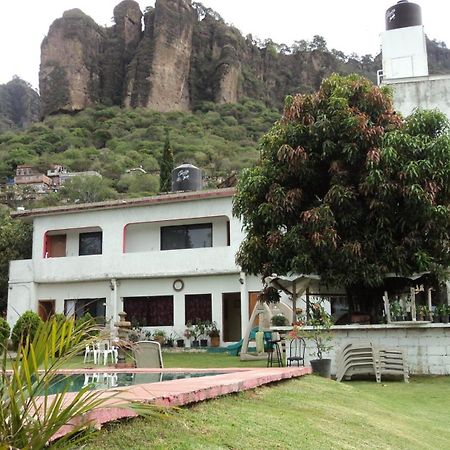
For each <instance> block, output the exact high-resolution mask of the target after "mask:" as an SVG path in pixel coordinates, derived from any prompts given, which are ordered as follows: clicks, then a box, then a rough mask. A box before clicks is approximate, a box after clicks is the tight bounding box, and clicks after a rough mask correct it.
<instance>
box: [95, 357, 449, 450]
mask: <svg viewBox="0 0 450 450" xmlns="http://www.w3.org/2000/svg"><path fill="white" fill-rule="evenodd" d="M164 362H165V365H166V367H245V366H258V367H259V366H264V361H251V362H250V363H249V362H245V363H242V362H240V361H239V359H238V358H236V357H230V356H227V355H224V354H204V353H187V352H186V353H165V354H164ZM449 410H450V378H449V377H427V378H425V377H417V378H412V380H411V383H409V384H405V383H403V382H397V381H395V382H385V383H383V384H376V383H375V382H362V381H355V382H349V383H336V382H334V381H330V380H325V379H321V378H318V377H315V376H307V377H303V378H299V379H295V380H291V381H286V382H283V383H279V384H277V385H272V386H270V387H261V388H258V389H255V390H252V391H247V392H243V393H240V394H236V395H229V396H226V397H222V398H219V399H216V400H210V401H207V402H203V403H199V404H196V405H193V406H190V407H183V408H179V409H176V410H173V411H170V412H168V413H167V414H166V415H165V416H163V417H160V418H155V417H153V418H149V419H135V420H129V421H127V422H122V423H119V424H117V423H116V424H110V425H107V426H106V427H105V428H104V429H103V430H101V431H100V432H98V433H95V434H94V435H93V436H92V438H91V439H90V441H89V444H88V445H87V447H86V449H100V450H101V449H105V450H106V449H108V450H112V449H125V448H127V449H208V450H210V449H211V450H212V449H263V448H271V449H272V448H273V449H299V448H301V449H409V450H410V449H433V450H434V449H446V448H450V428H449V427H448V411H449Z"/></svg>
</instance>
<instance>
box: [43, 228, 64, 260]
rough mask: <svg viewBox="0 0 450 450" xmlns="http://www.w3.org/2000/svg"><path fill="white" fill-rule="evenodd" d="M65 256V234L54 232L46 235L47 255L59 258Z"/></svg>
mask: <svg viewBox="0 0 450 450" xmlns="http://www.w3.org/2000/svg"><path fill="white" fill-rule="evenodd" d="M63 256H66V235H65V234H55V235H51V236H48V237H47V257H48V258H60V257H63Z"/></svg>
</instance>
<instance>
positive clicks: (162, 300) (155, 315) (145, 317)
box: [123, 295, 173, 327]
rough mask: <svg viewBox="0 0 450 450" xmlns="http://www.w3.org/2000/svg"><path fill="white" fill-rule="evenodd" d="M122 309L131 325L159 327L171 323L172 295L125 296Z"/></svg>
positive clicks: (170, 324)
mask: <svg viewBox="0 0 450 450" xmlns="http://www.w3.org/2000/svg"><path fill="white" fill-rule="evenodd" d="M123 309H124V311H125V312H126V313H127V320H129V321H130V322H131V323H132V325H133V326H139V327H146V326H147V327H160V326H172V325H173V296H172V295H162V296H154V297H125V298H124V299H123Z"/></svg>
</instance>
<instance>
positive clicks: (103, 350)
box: [96, 341, 117, 366]
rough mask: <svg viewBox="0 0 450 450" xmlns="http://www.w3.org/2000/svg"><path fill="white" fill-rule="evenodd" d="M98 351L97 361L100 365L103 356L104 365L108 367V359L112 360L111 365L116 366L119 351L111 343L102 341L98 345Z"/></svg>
mask: <svg viewBox="0 0 450 450" xmlns="http://www.w3.org/2000/svg"><path fill="white" fill-rule="evenodd" d="M96 351H97V360H98V363H99V364H101V358H102V356H103V365H105V366H106V363H107V362H108V357H110V358H111V364H115V363H116V362H117V349H116V348H113V347H111V344H110V343H109V341H100V342H97V344H96Z"/></svg>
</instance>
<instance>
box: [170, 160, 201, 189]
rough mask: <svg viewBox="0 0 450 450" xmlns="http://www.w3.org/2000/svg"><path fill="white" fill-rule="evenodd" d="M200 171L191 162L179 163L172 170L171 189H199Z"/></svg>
mask: <svg viewBox="0 0 450 450" xmlns="http://www.w3.org/2000/svg"><path fill="white" fill-rule="evenodd" d="M202 188H203V182H202V171H201V170H200V169H199V168H198V167H195V166H193V165H192V164H181V166H178V167H176V168H175V169H173V170H172V191H173V192H177V191H201V190H202Z"/></svg>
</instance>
